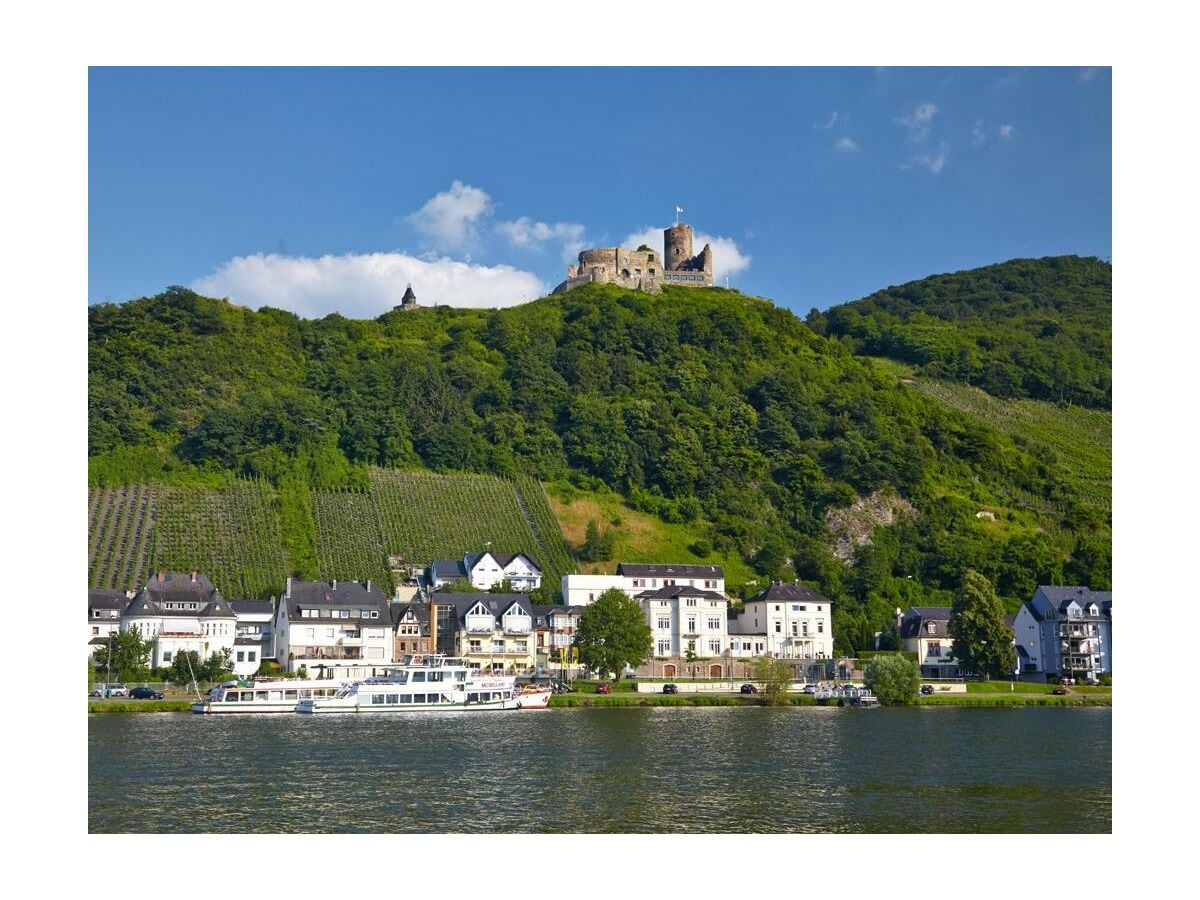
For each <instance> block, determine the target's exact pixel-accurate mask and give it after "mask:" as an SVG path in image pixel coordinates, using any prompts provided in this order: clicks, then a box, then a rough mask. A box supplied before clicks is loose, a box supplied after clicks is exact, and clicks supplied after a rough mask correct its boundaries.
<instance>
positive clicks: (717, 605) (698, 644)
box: [636, 584, 729, 657]
mask: <svg viewBox="0 0 1200 900" xmlns="http://www.w3.org/2000/svg"><path fill="white" fill-rule="evenodd" d="M636 599H637V601H638V603H639V604H640V605H641V607H642V610H643V611H644V612H645V614H646V624H647V625H649V626H650V630H651V632H652V633H653V634H652V638H651V640H652V644H651V647H652V651H651V652H652V653H653V655H654V656H657V657H669V656H687V655H688V654H689V653H692V654H694V655H695V656H699V657H713V656H721V655H722V654H724V653H725V651H726V649H727V648H728V646H729V644H728V633H727V628H726V622H727V620H728V611H729V601H728V600H726V599H725V595H724V594H721V593H718V592H716V591H706V590H703V589H701V588H695V587H690V586H688V585H678V584H672V585H667V586H666V587H660V588H658V589H657V590H652V591H643V592H641V593H640V594H638V595H637V598H636Z"/></svg>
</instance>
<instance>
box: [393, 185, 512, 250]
mask: <svg viewBox="0 0 1200 900" xmlns="http://www.w3.org/2000/svg"><path fill="white" fill-rule="evenodd" d="M491 212H492V198H491V197H489V196H488V193H487V191H485V190H482V189H481V188H477V187H472V186H471V185H469V184H463V183H462V182H461V181H457V180H456V181H455V182H454V183H453V184H451V185H450V190H448V191H442V192H441V193H440V194H436V195H435V196H433V197H432V198H430V199H429V200H428V201H427V202H426V203H425V205H424V206H422V207H421V208H420V209H419V210H417V211H416V212H415V213H413V214H412V215H410V216H409V217H408V222H409V223H411V224H412V226H413V227H414V228H416V229H417V231H419V232H420V233H421V234H423V235H424V236H425V237H426V239H427V240H428V241H429V242H430V243H431V244H432V245H433V246H434V247H436V248H437V249H439V250H455V249H458V248H460V247H463V246H466V245H468V244H472V243H475V242H476V241H477V240H478V238H479V232H478V229H477V227H476V226H477V223H478V222H479V220H480V219H481V218H483V217H485V216H489V215H491Z"/></svg>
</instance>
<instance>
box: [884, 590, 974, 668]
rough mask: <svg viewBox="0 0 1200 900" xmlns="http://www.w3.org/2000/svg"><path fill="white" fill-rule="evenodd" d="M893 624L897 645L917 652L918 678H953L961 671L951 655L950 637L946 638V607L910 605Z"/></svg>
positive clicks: (952, 641) (952, 639) (947, 635)
mask: <svg viewBox="0 0 1200 900" xmlns="http://www.w3.org/2000/svg"><path fill="white" fill-rule="evenodd" d="M896 612H897V614H899V612H900V610H899V609H897V610H896ZM897 626H898V629H899V631H900V646H901V648H902V649H904V650H907V651H909V652H910V653H916V654H917V665H919V666H920V667H921V677H922V678H957V677H958V676H959V675H960V674H962V673H961V672H959V669H958V660H956V659H955V658H954V638H952V637H950V607H948V606H914V607H911V608H910V609H909V610H908V612H906V613H905V614H904V616H903V617H902V618H901V619H900V621H899V622H897Z"/></svg>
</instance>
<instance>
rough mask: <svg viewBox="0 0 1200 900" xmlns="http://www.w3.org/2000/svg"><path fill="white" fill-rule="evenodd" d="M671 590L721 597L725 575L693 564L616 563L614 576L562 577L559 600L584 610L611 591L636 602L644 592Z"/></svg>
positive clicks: (723, 590)
mask: <svg viewBox="0 0 1200 900" xmlns="http://www.w3.org/2000/svg"><path fill="white" fill-rule="evenodd" d="M670 586H679V587H693V588H699V589H701V590H705V591H712V592H714V593H717V594H721V595H724V593H725V571H724V569H722V568H721V567H720V566H709V565H694V564H692V563H619V564H618V565H617V574H616V575H564V576H563V578H562V596H563V603H564V604H566V605H567V606H587V605H588V604H589V603H595V602H596V599H597V598H598V597H599V596H600V595H601V594H603V593H604V592H605V591H607V590H609V589H610V588H620V589H621V590H623V591H624V592H625V593H626V594H628V595H629V596H630V597H631V598H636V597H637V596H638V594H641V593H644V592H646V591H655V590H658V589H659V588H664V587H670Z"/></svg>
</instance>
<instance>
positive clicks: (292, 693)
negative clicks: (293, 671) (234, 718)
mask: <svg viewBox="0 0 1200 900" xmlns="http://www.w3.org/2000/svg"><path fill="white" fill-rule="evenodd" d="M345 683H346V682H345V680H343V679H334V678H314V679H303V680H302V679H278V680H272V681H245V680H240V679H239V680H236V681H226V682H223V683H221V684H219V685H217V686H216V687H214V688H213V689H212V690H211V691H209V692H208V697H206V698H205V699H203V700H200V701H199V702H197V703H193V704H192V712H195V713H206V714H207V713H222V714H224V713H290V712H295V711H296V704H298V703H300V702H301V701H302V700H312V699H314V698H316V699H320V698H322V697H332V696H334V695H335V694H336V693H337V692H338V691H339V690H341V689H342V686H343V685H344V684H345Z"/></svg>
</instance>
